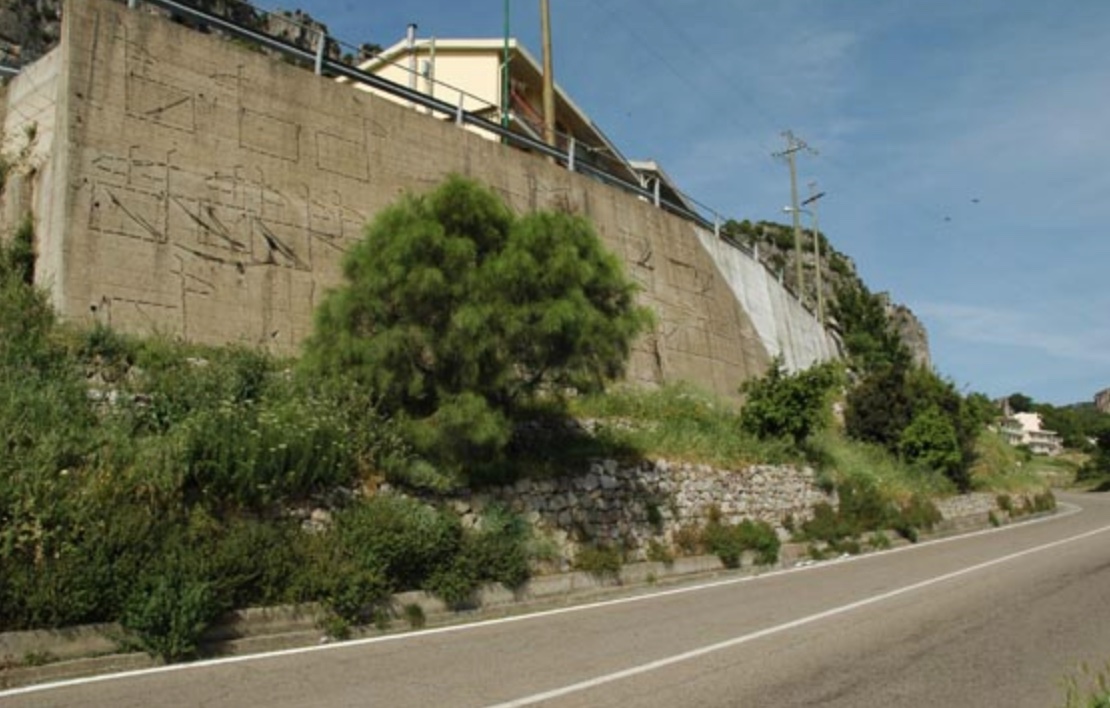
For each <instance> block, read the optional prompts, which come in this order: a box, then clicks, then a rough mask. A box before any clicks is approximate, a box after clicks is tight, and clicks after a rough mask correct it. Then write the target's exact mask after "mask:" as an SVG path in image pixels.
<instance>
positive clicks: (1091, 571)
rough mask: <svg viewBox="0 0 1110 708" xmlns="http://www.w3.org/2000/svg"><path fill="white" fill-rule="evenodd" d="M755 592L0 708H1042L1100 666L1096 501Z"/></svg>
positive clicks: (661, 599)
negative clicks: (1083, 669)
mask: <svg viewBox="0 0 1110 708" xmlns="http://www.w3.org/2000/svg"><path fill="white" fill-rule="evenodd" d="M1059 499H1060V501H1061V502H1062V503H1063V508H1062V509H1061V513H1060V514H1058V515H1056V516H1054V517H1050V518H1049V519H1047V520H1042V521H1037V522H1033V523H1026V524H1019V525H1014V526H1009V527H1006V528H1003V529H998V530H992V531H989V532H982V533H978V534H973V535H969V536H964V537H959V538H955V539H947V540H944V541H939V542H931V543H924V544H920V545H917V546H910V547H906V548H901V549H898V550H895V551H889V552H885V553H880V554H873V555H868V556H862V557H858V558H854V559H850V560H843V561H835V562H829V563H824V564H820V565H815V566H810V567H806V568H800V569H793V570H790V571H784V572H776V573H768V574H765V575H762V576H758V577H754V578H731V579H725V580H723V581H722V580H718V581H715V582H714V583H711V584H708V585H697V586H684V587H680V588H670V589H668V590H666V591H661V592H658V593H653V594H651V595H640V596H636V597H628V598H621V599H617V600H611V601H608V602H605V603H602V604H597V605H589V606H579V607H572V608H563V609H560V610H557V611H553V612H548V613H543V614H537V615H529V616H526V617H514V618H510V619H507V620H505V619H503V620H497V621H491V622H486V623H479V624H473V625H467V626H461V627H451V628H446V629H435V630H427V631H425V632H420V633H410V634H404V635H394V636H392V637H386V638H378V639H375V640H366V641H361V642H351V643H347V644H341V645H331V646H326V647H314V648H311V649H305V650H294V651H290V652H283V653H279V654H272V655H265V656H256V657H247V658H238V659H235V660H225V661H222V662H212V663H207V664H193V665H186V666H181V667H170V668H169V669H162V670H155V671H147V672H139V673H135V674H131V675H120V676H115V677H99V678H98V679H95V680H92V681H89V680H84V681H77V682H70V683H65V684H60V685H56V686H53V687H39V688H36V689H34V690H25V689H24V690H21V689H17V690H16V691H9V692H7V693H0V706H5V707H8V706H10V707H12V708H15V707H16V706H104V707H106V708H107V707H109V706H111V707H113V708H116V707H122V706H266V707H267V708H279V707H281V706H503V705H521V706H523V705H541V704H542V705H552V706H776V707H777V706H929V707H930V708H938V707H942V706H943V707H948V706H987V705H991V706H993V705H1002V706H1009V707H1015V706H1037V707H1038V708H1043V707H1044V706H1054V705H1059V704H1061V703H1062V697H1063V689H1062V681H1063V678H1064V676H1065V675H1067V674H1069V673H1071V672H1073V671H1074V669H1075V667H1076V666H1077V664H1078V663H1079V662H1082V661H1086V662H1089V663H1091V664H1094V665H1100V666H1101V665H1102V664H1104V663H1105V662H1106V661H1107V660H1110V496H1107V495H1082V496H1079V495H1068V494H1061V495H1059Z"/></svg>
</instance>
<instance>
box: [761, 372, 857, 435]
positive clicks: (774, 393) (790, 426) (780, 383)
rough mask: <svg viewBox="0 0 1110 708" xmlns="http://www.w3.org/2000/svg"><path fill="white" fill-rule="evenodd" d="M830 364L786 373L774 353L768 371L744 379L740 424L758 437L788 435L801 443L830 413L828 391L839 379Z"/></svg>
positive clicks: (825, 420) (823, 422)
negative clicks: (759, 376)
mask: <svg viewBox="0 0 1110 708" xmlns="http://www.w3.org/2000/svg"><path fill="white" fill-rule="evenodd" d="M838 371H839V370H838V369H837V368H836V367H835V365H833V364H820V365H817V366H813V367H811V368H809V369H807V370H805V371H799V372H797V373H795V374H790V373H787V372H786V370H785V369H784V368H783V365H782V359H781V358H778V357H776V358H775V360H774V361H773V362H772V363H771V368H770V370H769V371H768V372H767V375H766V376H764V377H763V378H759V379H751V380H750V381H745V382H744V384H743V385H742V386H741V387H740V390H741V392H742V393H744V394H745V396H746V400H745V403H744V409H743V412H742V413H741V418H740V420H741V425H742V427H743V428H744V429H745V430H747V431H748V432H750V433H752V434H753V435H755V436H756V437H759V438H764V439H766V438H777V437H784V436H789V437H790V438H792V439H793V440H794V443H795V444H800V443H801V442H802V441H803V440H805V439H806V438H807V437H809V435H810V433H812V432H813V431H815V430H817V429H819V428H820V427H821V426H822V425H824V424H825V423H826V422H827V420H828V417H829V394H830V392H831V391H832V389H833V386H834V385H835V384H836V383H837V382H838V381H839V375H838Z"/></svg>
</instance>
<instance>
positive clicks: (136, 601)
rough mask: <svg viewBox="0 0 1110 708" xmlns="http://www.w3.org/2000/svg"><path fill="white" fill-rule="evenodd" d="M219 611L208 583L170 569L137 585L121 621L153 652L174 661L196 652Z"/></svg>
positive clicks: (145, 647) (147, 649)
mask: <svg viewBox="0 0 1110 708" xmlns="http://www.w3.org/2000/svg"><path fill="white" fill-rule="evenodd" d="M219 614H220V612H219V604H218V603H217V602H216V601H215V599H214V597H213V591H212V588H211V586H210V585H209V584H208V583H206V582H204V581H200V580H195V579H192V578H188V577H185V576H183V575H181V574H180V573H175V572H168V573H167V574H166V575H161V576H159V577H156V578H149V579H147V580H146V581H145V582H142V583H141V584H140V585H138V586H137V587H136V588H135V589H134V592H133V593H132V595H131V598H130V599H129V600H128V603H127V606H126V608H125V609H124V613H123V617H122V618H121V620H120V621H121V623H122V624H123V626H124V627H125V628H126V629H128V630H130V631H131V632H133V633H134V634H135V635H136V637H137V638H138V640H139V644H140V646H141V647H142V648H143V649H144V650H145V651H147V652H148V653H149V654H150V655H151V656H158V657H161V658H162V660H163V661H167V662H170V661H180V660H181V659H188V658H191V657H193V656H195V655H196V652H197V649H198V648H199V645H200V637H201V635H202V634H203V633H204V630H205V629H207V628H208V626H209V625H210V624H211V623H212V622H213V621H214V620H215V619H216V618H217V617H218V616H219Z"/></svg>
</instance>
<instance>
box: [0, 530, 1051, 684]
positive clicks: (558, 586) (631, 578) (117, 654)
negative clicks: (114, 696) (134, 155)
mask: <svg viewBox="0 0 1110 708" xmlns="http://www.w3.org/2000/svg"><path fill="white" fill-rule="evenodd" d="M1049 513H1051V512H1049ZM1045 515H1046V514H1045V513H1041V514H1031V515H1027V516H1023V517H1021V519H1020V520H1021V521H1025V520H1029V519H1033V518H1037V517H1040V516H1045ZM1004 523H1007V524H1009V523H1014V521H1013V520H1009V519H1006V520H1004ZM991 525H992V522H991V521H990V515H989V514H972V515H969V516H967V517H963V518H956V519H947V520H945V521H943V522H941V523H940V524H938V525H937V527H936V528H935V529H934V531H933V532H931V533H929V534H922V536H921V539H920V540H922V541H924V540H929V539H937V538H944V537H948V536H955V535H960V534H963V533H967V532H970V531H975V530H979V529H983V528H987V527H989V526H991ZM884 535H885V536H886V537H887V539H889V545H886V544H884V546H885V547H889V548H897V547H899V546H906V545H911V544H910V542H909V541H907V540H905V539H903V538H901V537H900V536H898V535H897V534H896V533H895V532H893V531H889V532H885V534H884ZM872 550H874V548H873V547H871V546H866V547H865V550H864V553H867V552H870V551H872ZM807 557H808V545H807V544H802V543H789V544H783V547H782V550H781V552H780V556H779V562H778V563H776V564H775V565H774V566H755V565H754V563H753V558H752V556H751V555H750V554H748V555H745V557H744V558H743V559H742V562H741V567H740V568H739V569H735V570H730V569H726V568H725V567H724V566H723V565H722V563H721V561H720V560H719V559H718V558H717V557H716V556H692V557H686V558H677V559H675V560H674V562H673V563H661V562H646V563H630V564H628V565H625V566H623V567H622V568H621V572H620V576H619V578H598V577H595V576H593V575H590V574H589V573H584V572H571V573H562V574H557V575H547V576H539V577H536V578H533V579H531V580H530V581H529V582H528V583H527V584H526V585H525V586H524V587H523V588H521V589H518V590H516V591H512V590H509V589H506V588H504V587H501V586H490V587H487V588H484V589H483V590H482V591H481V592H480V593H479V597H478V598H477V602H476V604H475V607H474V608H473V609H468V610H462V611H452V610H450V609H448V608H447V606H446V605H445V604H444V603H443V601H442V600H440V599H439V598H436V597H434V596H432V595H429V594H427V593H425V592H422V591H414V592H406V593H399V594H397V595H394V597H393V614H394V616H395V618H396V619H395V620H394V621H393V622H392V623H391V626H390V627H387V628H384V629H379V628H375V627H364V628H357V629H355V630H354V631H353V633H352V637H354V638H361V637H372V636H378V635H383V634H390V633H399V632H406V631H410V629H409V628H408V627H407V626H405V608H406V607H408V606H410V605H417V606H419V607H420V609H421V610H422V612H423V615H424V620H425V624H424V627H426V628H428V627H436V626H444V625H450V624H460V623H466V622H471V621H475V620H478V619H489V618H494V617H499V616H508V615H514V614H523V613H526V612H528V611H532V610H537V609H541V608H545V607H555V606H560V605H573V604H581V603H585V602H589V601H592V600H597V599H601V598H604V597H605V596H612V595H617V594H624V593H629V592H635V591H637V590H641V591H647V590H649V589H651V588H655V587H661V586H667V585H675V584H679V583H684V582H691V581H693V580H697V579H701V578H712V577H714V576H717V575H723V574H726V573H727V574H728V575H730V576H735V575H756V574H759V573H762V572H766V571H768V570H773V569H778V568H789V567H793V566H795V565H796V564H798V563H799V562H802V561H803V560H804V559H806V558H807ZM322 617H323V612H322V610H321V609H320V608H319V607H318V606H317V605H314V604H305V605H290V606H279V607H263V608H248V609H243V610H237V611H234V612H231V613H229V614H228V615H227V616H226V617H225V619H224V621H222V622H221V623H220V624H218V625H216V626H214V627H212V628H211V629H210V630H209V632H208V633H207V634H206V635H205V638H204V642H203V645H202V654H203V656H204V657H205V658H211V657H219V656H240V655H247V654H256V653H263V652H268V651H278V650H282V649H292V648H296V647H304V646H311V645H313V644H320V643H324V642H327V641H330V640H329V638H328V637H327V635H326V634H325V632H324V631H323V629H321V622H320V620H321V618H322ZM126 637H127V633H126V632H125V631H124V630H123V629H122V628H121V627H120V626H119V625H118V624H101V625H86V626H80V627H72V628H66V629H62V630H33V631H27V632H7V633H0V689H5V688H16V687H19V686H26V685H31V684H36V683H45V682H49V681H60V680H64V679H72V678H81V677H85V676H94V675H98V674H107V673H114V672H118V671H129V670H135V669H142V668H149V667H153V666H158V665H159V664H160V663H161V662H160V660H158V659H154V658H152V657H150V656H147V655H146V654H144V653H141V652H135V651H132V652H121V651H120V648H121V647H122V646H126V644H127V641H126ZM39 662H46V663H39Z"/></svg>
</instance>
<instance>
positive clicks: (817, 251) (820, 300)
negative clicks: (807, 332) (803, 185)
mask: <svg viewBox="0 0 1110 708" xmlns="http://www.w3.org/2000/svg"><path fill="white" fill-rule="evenodd" d="M823 196H825V193H824V192H818V191H817V183H816V182H810V183H809V197H808V198H807V199H806V200H805V201H804V202H802V206H809V214H810V216H812V217H813V259H814V260H813V263H814V273H815V278H816V282H817V321H818V322H820V323H821V326H822V327H824V326H825V293H824V291H823V290H822V289H821V232H820V231H819V230H818V229H817V200H818V199H820V198H821V197H823Z"/></svg>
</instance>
